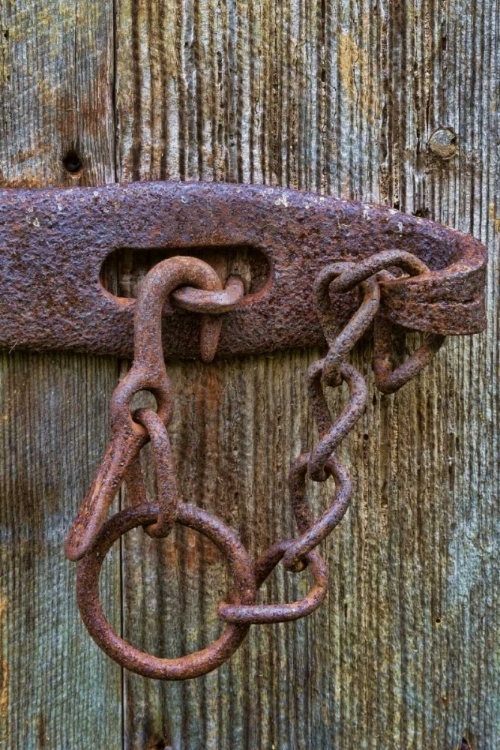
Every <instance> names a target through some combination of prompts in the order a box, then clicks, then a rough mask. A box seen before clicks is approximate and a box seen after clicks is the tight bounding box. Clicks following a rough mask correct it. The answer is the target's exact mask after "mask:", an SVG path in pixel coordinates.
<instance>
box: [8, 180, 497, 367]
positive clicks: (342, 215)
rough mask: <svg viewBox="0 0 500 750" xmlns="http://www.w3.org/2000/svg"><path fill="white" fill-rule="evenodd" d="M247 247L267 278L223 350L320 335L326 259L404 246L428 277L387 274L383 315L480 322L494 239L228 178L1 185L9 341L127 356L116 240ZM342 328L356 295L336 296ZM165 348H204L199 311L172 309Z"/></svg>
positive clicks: (444, 324) (16, 345)
mask: <svg viewBox="0 0 500 750" xmlns="http://www.w3.org/2000/svg"><path fill="white" fill-rule="evenodd" d="M204 246H206V247H214V246H217V247H225V246H228V252H231V250H230V249H229V247H231V248H234V247H235V246H251V247H254V248H257V249H259V250H260V251H262V252H263V253H264V254H265V255H266V257H267V259H268V261H269V264H270V268H271V277H270V279H269V281H268V283H267V284H266V286H265V287H264V289H262V290H261V291H260V292H258V293H257V294H254V295H250V296H248V297H245V298H244V299H243V300H242V302H241V304H240V305H239V306H238V308H237V309H235V310H233V311H231V312H228V313H226V314H225V315H224V319H223V324H222V332H221V336H220V342H219V348H218V353H219V354H222V355H225V354H230V353H237V354H243V353H251V352H266V351H273V350H277V349H283V348H291V347H298V346H304V345H315V344H318V343H321V342H322V341H323V340H324V339H323V334H322V332H321V328H320V325H319V322H318V320H317V317H316V313H315V310H314V299H313V296H314V295H313V291H312V290H313V284H314V279H315V278H316V276H317V274H318V273H319V271H320V270H321V268H322V267H323V266H325V265H327V264H328V263H332V262H335V261H351V262H356V261H359V260H361V259H364V258H367V257H368V256H371V255H372V254H374V253H378V252H380V251H382V250H405V251H407V252H410V253H412V254H414V255H416V256H417V257H419V258H420V259H421V260H423V261H424V262H425V263H426V264H427V266H429V268H430V269H431V273H429V274H427V275H425V274H424V275H421V276H416V277H412V278H405V279H395V280H391V281H385V282H383V283H381V314H382V315H383V316H384V317H386V318H387V319H388V320H390V321H391V322H393V323H398V324H400V325H403V326H405V327H406V328H409V329H414V330H420V331H429V332H431V333H439V334H446V335H450V334H451V335H453V334H455V335H458V334H471V333H477V332H479V331H482V330H483V329H484V327H485V311H484V285H485V279H486V260H487V250H486V248H485V247H484V246H483V245H482V244H481V243H480V242H478V241H477V240H475V239H474V238H473V237H471V236H468V235H465V234H463V233H461V232H458V231H455V230H452V229H449V228H446V227H443V226H440V225H438V224H435V223H433V222H430V221H425V220H422V219H420V218H418V217H413V216H407V215H406V214H403V213H400V212H398V211H395V210H392V209H388V208H385V207H381V206H372V205H367V204H364V203H359V202H354V201H344V200H337V199H335V198H330V197H324V196H319V195H314V194H310V193H304V192H299V191H294V190H286V189H276V188H270V187H262V186H243V185H234V184H222V183H168V182H156V183H134V184H130V185H109V186H104V187H99V188H74V189H44V190H17V189H16V190H14V189H4V190H1V191H0V285H1V292H0V321H1V323H0V347H1V348H7V349H31V350H38V351H46V350H56V349H66V350H75V351H81V352H92V353H99V354H110V355H116V356H124V357H130V356H131V355H132V352H133V311H134V306H135V303H134V301H133V300H128V299H122V298H117V297H113V296H112V295H111V294H109V293H108V292H106V291H105V290H104V289H103V287H102V285H101V283H100V280H99V275H100V269H101V266H102V264H103V262H104V260H105V258H106V257H107V256H108V255H109V254H110V253H111V252H112V251H113V250H116V249H118V248H122V247H123V248H137V249H138V250H139V249H148V250H150V249H152V248H158V249H168V248H178V249H179V252H182V253H184V254H188V253H189V248H190V247H197V248H200V247H204ZM332 304H333V306H334V310H335V314H336V315H337V316H338V323H339V326H342V325H344V324H345V323H346V322H347V321H348V319H349V318H350V316H351V315H352V314H353V312H354V310H355V308H356V304H357V298H356V295H355V294H354V293H346V294H337V295H332ZM165 315H166V318H167V319H168V320H167V324H166V325H165V326H164V347H165V351H166V352H167V353H168V354H169V355H170V356H177V357H196V356H197V355H198V351H199V349H198V340H199V325H200V324H199V316H197V315H195V314H194V313H189V312H184V311H180V310H166V312H165Z"/></svg>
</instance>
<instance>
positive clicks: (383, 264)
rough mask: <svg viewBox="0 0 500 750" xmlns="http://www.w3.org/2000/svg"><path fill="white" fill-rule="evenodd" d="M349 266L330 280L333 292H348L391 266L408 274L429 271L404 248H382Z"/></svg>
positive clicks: (417, 274) (420, 273)
mask: <svg viewBox="0 0 500 750" xmlns="http://www.w3.org/2000/svg"><path fill="white" fill-rule="evenodd" d="M350 266H351V267H350V268H348V269H346V270H345V271H343V272H342V273H341V274H340V276H337V278H336V279H334V280H333V281H332V282H331V284H330V290H331V291H332V292H333V293H335V294H339V293H341V292H348V291H349V290H351V289H354V287H356V286H357V285H358V284H360V283H361V282H362V281H365V279H368V278H369V277H370V276H373V275H374V274H376V273H378V272H379V271H382V270H384V269H386V268H391V267H392V266H394V267H397V268H401V269H402V270H403V271H405V272H406V273H407V274H409V275H410V276H421V275H422V274H428V273H430V271H429V268H428V267H427V266H426V264H425V263H424V262H423V261H422V260H420V258H418V257H417V256H416V255H412V253H407V252H405V251H404V250H383V251H382V252H381V253H377V254H376V255H372V256H370V257H369V258H365V260H362V261H361V262H360V263H352V264H350Z"/></svg>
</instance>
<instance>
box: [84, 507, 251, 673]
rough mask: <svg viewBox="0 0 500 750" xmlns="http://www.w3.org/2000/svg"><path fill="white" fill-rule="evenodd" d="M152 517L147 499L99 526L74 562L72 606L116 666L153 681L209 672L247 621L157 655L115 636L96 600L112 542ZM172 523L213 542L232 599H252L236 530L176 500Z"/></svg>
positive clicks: (246, 557) (232, 647)
mask: <svg viewBox="0 0 500 750" xmlns="http://www.w3.org/2000/svg"><path fill="white" fill-rule="evenodd" d="M157 516H158V505H156V504H153V503H148V504H144V505H140V506H135V507H132V508H127V509H126V510H123V511H120V512H119V513H117V514H116V515H115V516H113V517H112V518H111V519H110V520H109V521H108V522H107V523H106V524H105V525H104V526H103V527H102V529H101V530H100V532H99V534H98V536H97V537H96V540H95V542H94V544H93V546H92V547H91V549H90V550H89V552H88V553H87V554H86V555H85V557H84V558H82V559H81V560H80V562H79V563H78V572H77V583H76V588H77V600H78V607H79V609H80V614H81V617H82V619H83V622H84V624H85V627H86V628H87V630H88V631H89V633H90V635H91V636H92V638H93V639H94V641H95V642H96V643H97V645H98V646H99V647H100V648H101V649H102V650H103V651H105V653H106V654H108V656H110V657H111V658H112V659H114V660H115V661H116V662H118V664H120V665H121V666H122V667H126V668H127V669H130V670H131V671H132V672H136V673H137V674H140V675H143V676H144V677H152V678H154V679H157V680H188V679H191V678H193V677H200V676H201V675H204V674H207V673H208V672H212V671H213V670H214V669H217V667H220V665H221V664H223V663H224V662H225V661H227V659H229V658H230V657H231V656H232V655H233V654H234V652H235V651H236V649H237V648H238V646H239V645H240V644H241V642H242V641H243V639H244V638H245V636H246V634H247V632H248V628H249V625H228V626H227V627H226V629H225V630H224V632H223V633H222V635H221V636H220V637H219V638H218V640H216V641H214V643H212V644H210V646H207V647H206V648H204V649H202V650H200V651H196V652H194V653H192V654H188V655H186V656H181V657H178V658H175V659H162V658H160V657H158V656H153V655H152V654H147V653H145V652H144V651H140V650H139V649H137V648H135V647H134V646H132V645H131V644H130V643H127V641H125V640H124V639H123V638H120V636H118V635H117V634H116V633H115V632H114V631H113V629H112V627H111V625H110V624H109V622H108V621H107V620H106V617H105V615H104V611H103V609H102V605H101V602H100V599H99V574H100V571H101V567H102V564H103V561H104V558H105V557H106V555H107V553H108V552H109V550H110V548H111V546H112V545H113V543H114V542H116V541H117V540H118V539H119V538H120V537H121V536H122V535H123V534H125V533H126V532H127V531H130V530H131V529H134V528H136V527H137V526H144V525H150V524H152V523H154V522H155V521H156V520H157ZM176 522H177V523H180V524H182V525H183V526H189V527H190V528H192V529H195V531H199V532H200V534H203V535H204V536H206V537H207V538H208V539H210V540H211V541H212V542H213V543H214V544H215V545H216V547H218V549H219V550H220V551H221V552H222V553H223V555H224V556H225V557H226V559H227V561H228V563H229V567H230V572H231V575H232V576H233V578H234V581H235V584H234V589H233V592H232V595H231V596H232V598H233V601H240V602H241V604H244V605H249V604H252V603H253V602H254V601H255V591H256V585H255V576H254V570H253V565H252V562H251V560H250V557H249V555H248V553H247V551H246V549H245V548H244V547H243V545H242V544H241V542H240V540H239V539H238V536H237V535H236V533H235V532H234V531H233V530H232V529H230V528H229V527H228V526H226V525H225V524H224V523H222V521H219V520H218V519H216V518H214V517H213V516H211V515H210V514H209V513H207V512H206V511H204V510H202V509H201V508H197V507H195V506H194V505H189V504H185V503H181V504H180V505H179V512H178V516H177V521H176Z"/></svg>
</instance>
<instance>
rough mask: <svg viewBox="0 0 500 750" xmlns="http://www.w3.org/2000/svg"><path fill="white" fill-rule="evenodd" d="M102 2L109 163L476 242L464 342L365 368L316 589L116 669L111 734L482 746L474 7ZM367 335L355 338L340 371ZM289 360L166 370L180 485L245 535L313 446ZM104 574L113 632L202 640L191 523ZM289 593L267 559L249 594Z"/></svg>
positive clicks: (495, 680) (160, 743)
mask: <svg viewBox="0 0 500 750" xmlns="http://www.w3.org/2000/svg"><path fill="white" fill-rule="evenodd" d="M117 11H118V12H117V87H116V92H117V123H118V153H119V158H118V174H119V178H120V179H164V178H171V179H178V178H181V179H200V178H203V179H224V180H231V181H238V180H240V181H257V182H260V181H264V182H267V183H272V184H286V185H290V186H292V187H299V188H309V189H314V190H321V191H327V192H332V193H334V194H337V195H342V196H344V197H354V198H361V199H363V200H371V201H380V202H385V203H389V204H390V205H394V206H395V207H399V208H402V209H403V210H405V211H408V212H415V213H418V214H419V215H422V216H424V217H429V218H434V219H437V220H440V221H443V222H445V223H448V224H450V225H452V226H456V227H458V228H460V229H463V230H465V231H472V232H473V233H474V234H475V235H476V236H478V237H480V238H481V239H482V240H483V241H485V242H488V243H489V245H490V247H491V249H492V259H491V275H490V286H489V291H488V312H489V331H488V334H486V335H483V336H481V337H477V338H474V339H471V340H469V339H460V340H457V341H450V342H448V344H447V347H446V349H445V350H444V351H443V352H442V353H441V354H440V355H439V356H438V358H437V360H436V362H435V364H434V365H433V367H431V368H430V369H429V370H428V372H427V373H425V374H424V375H423V376H422V377H421V378H420V379H419V380H418V381H417V382H415V383H413V384H411V385H409V386H408V387H407V388H406V389H405V390H404V391H402V392H401V393H399V394H398V395H396V396H393V397H384V396H380V395H379V394H377V393H376V392H375V391H374V390H373V385H372V384H371V385H370V387H371V389H372V394H373V403H372V405H371V406H370V408H369V409H368V411H367V414H366V416H365V417H364V420H363V424H362V425H361V426H359V427H358V428H357V429H356V431H355V433H354V434H353V436H352V437H351V438H350V440H349V444H348V446H347V447H346V449H345V451H344V453H345V456H346V457H349V460H350V464H351V468H352V473H353V478H354V482H355V486H356V495H355V500H354V503H353V507H352V510H351V511H350V513H349V514H348V516H347V518H346V519H345V520H344V522H343V523H342V526H341V528H339V529H338V531H337V532H336V533H335V534H334V536H333V538H332V540H331V541H330V542H328V543H327V544H326V545H325V551H326V554H327V556H328V559H329V564H330V569H331V571H332V583H331V591H330V596H329V599H328V603H327V605H326V606H325V607H323V608H322V609H321V610H319V611H318V612H317V613H315V614H314V615H313V616H311V617H310V618H308V619H307V620H305V621H302V622H300V623H297V624H295V625H283V626H272V627H271V626H266V627H263V628H261V629H256V628H254V629H253V631H252V632H251V634H250V636H249V638H248V642H247V644H246V646H245V647H244V648H243V649H242V650H241V652H240V653H239V654H238V655H237V656H236V657H234V658H233V660H232V661H231V663H230V664H229V665H227V666H225V667H223V668H222V669H220V670H219V671H218V672H217V673H216V674H213V675H209V676H207V677H205V678H202V679H201V680H199V681H196V682H192V683H189V684H160V683H152V682H147V681H145V680H142V679H141V678H138V677H136V676H130V675H125V683H124V686H125V706H126V712H125V746H126V747H127V748H143V747H164V746H171V747H174V748H189V750H193V749H196V748H232V747H248V748H256V747H262V748H272V747H275V748H280V749H283V750H284V749H285V748H315V750H317V749H319V748H332V747H335V748H346V749H347V748H370V749H372V748H373V749H375V748H377V750H380V748H384V749H385V748H395V747H401V748H403V747H404V748H405V749H406V748H415V750H417V748H418V749H419V750H420V748H424V747H439V748H449V749H450V750H454V748H456V747H459V746H460V745H461V743H462V738H468V740H469V741H470V744H471V746H472V747H474V748H476V750H494V749H495V748H496V747H497V746H498V745H499V743H500V672H499V669H498V658H497V655H498V648H499V643H498V636H497V630H498V623H499V622H500V602H499V597H498V570H499V552H498V539H499V513H498V508H497V502H498V489H499V476H498V461H497V458H498V347H497V345H496V343H495V342H496V340H497V329H498V322H497V307H496V305H497V288H498V287H497V280H498V259H497V255H496V254H495V241H494V232H495V231H496V230H497V229H498V219H497V215H498V209H497V208H496V207H495V187H496V185H495V180H496V178H497V176H498V161H497V147H496V130H495V128H496V124H497V112H498V92H497V89H496V85H497V81H498V75H499V60H498V54H499V52H498V44H497V43H496V42H497V39H498V26H499V15H498V6H497V4H496V3H495V2H491V1H490V0H483V1H482V2H479V1H478V0H475V1H474V2H466V3H458V2H456V1H453V0H450V2H447V3H434V2H430V1H425V2H424V1H422V2H416V1H415V2H411V1H410V0H402V1H401V2H395V3H392V2H385V1H384V2H379V3H369V2H367V1H365V0H351V2H343V1H342V0H338V1H337V2H333V0H332V1H330V0H327V1H326V2H319V0H318V1H316V0H312V2H307V3H306V2H304V0H284V1H283V2H280V3H276V2H274V1H273V0H251V1H250V2H239V0H227V1H225V2H216V1H215V0H192V1H190V0H157V1H156V2H154V3H147V2H144V1H143V0H134V2H132V0H120V2H119V3H118V6H117ZM439 127H443V128H451V129H452V130H453V131H454V132H455V133H456V134H457V141H456V144H455V146H456V154H455V155H453V156H452V158H450V159H448V160H444V159H442V158H440V157H439V155H438V154H436V153H435V152H432V151H431V150H429V149H428V141H429V138H430V137H431V134H432V133H433V132H434V131H435V130H436V129H438V128H439ZM455 146H454V147H453V148H455ZM453 148H452V150H453ZM369 353H370V352H369V347H362V348H360V350H359V351H358V352H357V353H356V361H357V362H358V363H359V364H360V366H363V367H364V368H365V370H367V369H368V361H369ZM314 356H315V355H314V353H313V352H306V353H298V352H291V353H289V354H286V355H279V356H276V357H273V358H262V359H255V360H254V359H247V360H241V361H234V362H227V363H220V364H215V365H212V366H210V367H202V366H201V365H193V364H189V365H172V366H171V368H170V371H171V373H172V377H173V379H174V382H175V387H176V393H177V399H178V406H177V412H176V417H175V423H174V426H173V428H172V434H173V441H174V445H175V446H176V451H177V454H176V455H177V461H178V467H179V474H180V481H181V486H182V488H183V493H184V496H185V497H186V499H189V500H192V501H196V502H199V503H200V504H203V506H204V507H207V508H211V509H213V510H214V511H215V512H217V513H219V514H221V515H222V517H223V518H226V519H227V520H229V521H231V522H232V523H233V524H234V525H235V526H236V527H237V528H238V529H239V530H240V532H241V534H242V537H243V539H244V540H245V541H246V542H247V543H248V544H249V545H250V548H251V549H252V551H257V550H260V549H262V548H264V547H265V546H266V544H268V543H269V542H270V541H271V540H272V539H274V538H275V537H276V536H281V535H282V534H285V533H289V531H290V528H291V527H290V513H289V509H288V505H287V499H286V492H285V475H286V471H287V468H288V465H289V461H290V458H291V457H292V456H294V455H296V454H297V453H298V451H299V450H300V448H301V447H303V446H305V445H310V444H311V442H312V440H313V439H314V434H313V430H312V425H311V420H310V415H309V413H308V410H307V408H306V405H305V391H304V386H303V373H304V372H305V369H306V366H307V363H308V362H309V361H311V359H312V358H313V357H314ZM339 398H341V397H340V396H333V399H334V400H333V404H334V406H335V405H337V406H338V404H339V403H340V401H339V400H338V399H339ZM336 399H337V400H336ZM325 501H326V498H323V500H322V501H320V499H319V498H318V497H315V507H316V508H317V509H319V507H320V505H321V502H325ZM174 551H175V554H174ZM124 580H125V609H124V613H125V632H126V633H127V635H128V636H130V638H132V639H133V640H134V642H135V643H137V644H139V643H140V644H142V645H143V646H144V647H148V648H150V649H152V650H153V651H156V652H158V653H166V654H172V655H173V654H179V653H183V652H184V650H190V649H192V648H195V647H197V646H198V645H199V644H200V643H202V642H203V643H205V642H208V641H209V640H210V639H211V638H212V637H213V636H214V633H215V632H217V623H216V621H215V615H214V612H215V608H216V603H217V601H218V599H219V598H220V596H221V594H222V593H223V591H224V583H223V575H222V565H221V562H220V560H219V558H218V557H217V556H216V555H215V554H214V553H213V552H212V551H211V548H209V547H208V545H207V544H205V543H203V542H202V541H200V539H199V538H198V537H196V536H194V535H191V534H189V535H187V534H185V533H183V532H181V533H179V534H178V535H176V541H175V546H174V544H173V542H165V543H164V546H163V547H162V546H160V545H155V544H154V543H152V542H151V541H150V540H147V539H145V538H144V536H143V535H140V534H138V535H135V536H134V537H132V535H131V537H130V539H127V542H126V543H125V546H124ZM304 586H305V583H304V581H303V580H302V577H300V578H291V577H290V576H288V575H284V574H283V573H282V572H281V571H280V570H278V571H277V572H276V576H275V579H273V582H272V583H271V584H270V585H269V589H268V592H267V594H265V595H264V598H266V597H267V598H268V600H269V601H271V600H273V599H274V598H278V597H282V596H285V595H290V596H291V595H294V594H296V593H297V590H301V591H303V590H304Z"/></svg>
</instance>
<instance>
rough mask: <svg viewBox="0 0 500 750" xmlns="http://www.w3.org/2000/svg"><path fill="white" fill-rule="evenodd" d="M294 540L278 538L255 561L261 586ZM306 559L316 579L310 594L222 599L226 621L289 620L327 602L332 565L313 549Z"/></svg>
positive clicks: (222, 615)
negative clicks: (275, 600) (274, 599)
mask: <svg viewBox="0 0 500 750" xmlns="http://www.w3.org/2000/svg"><path fill="white" fill-rule="evenodd" d="M291 544H293V540H292V541H290V540H285V541H283V542H277V543H276V544H274V545H273V546H272V547H269V549H268V550H267V551H266V552H265V553H264V554H263V555H262V557H260V558H259V559H258V560H257V562H256V563H255V578H256V581H257V588H260V587H261V585H262V584H263V583H264V581H265V580H266V578H267V577H268V575H269V574H270V573H271V571H272V570H273V569H274V568H275V567H276V565H277V564H278V563H279V561H280V560H281V558H282V557H283V555H284V554H285V552H286V551H287V549H288V547H289V546H290V545H291ZM304 559H305V560H306V561H307V563H308V569H309V570H310V571H311V573H312V575H313V579H314V583H313V585H312V587H311V589H310V591H309V593H308V594H306V596H304V597H303V598H302V599H299V600H298V601H296V602H287V603H286V604H234V603H227V602H221V603H220V604H219V606H218V608H217V614H218V616H219V617H220V618H221V620H224V621H225V622H230V623H233V624H238V625H252V624H253V625H265V624H271V623H275V622H289V621H290V620H299V619H300V618H301V617H307V615H310V614H311V612H314V610H315V609H317V608H318V607H319V606H320V604H322V603H323V601H324V599H325V597H326V594H327V592H328V568H327V565H326V563H325V561H324V560H323V559H322V558H321V557H320V556H319V554H318V553H317V552H316V551H312V552H309V553H308V554H307V555H305V557H304Z"/></svg>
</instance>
